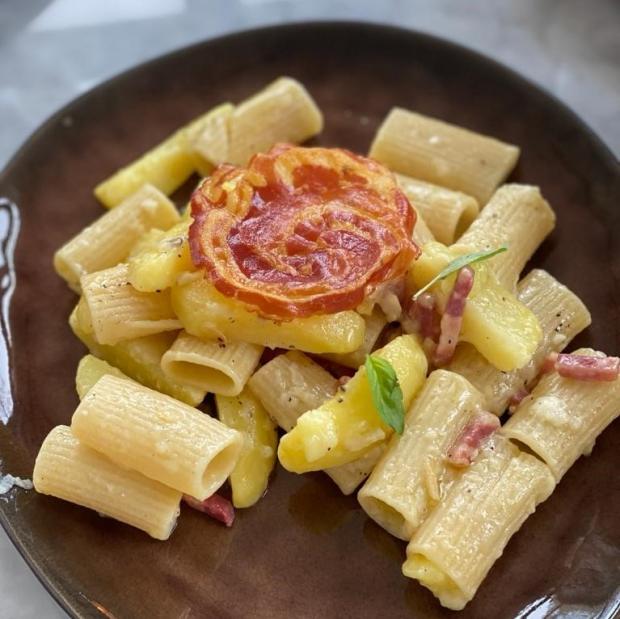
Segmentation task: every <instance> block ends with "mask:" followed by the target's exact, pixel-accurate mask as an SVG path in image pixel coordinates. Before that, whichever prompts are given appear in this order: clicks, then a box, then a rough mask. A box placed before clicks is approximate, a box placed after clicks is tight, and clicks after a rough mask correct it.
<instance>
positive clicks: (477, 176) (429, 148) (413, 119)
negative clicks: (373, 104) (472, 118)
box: [370, 107, 519, 205]
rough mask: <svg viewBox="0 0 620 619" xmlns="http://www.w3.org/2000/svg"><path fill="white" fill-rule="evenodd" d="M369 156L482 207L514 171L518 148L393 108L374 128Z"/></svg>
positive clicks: (392, 168) (439, 121) (397, 170)
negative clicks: (474, 200) (468, 197)
mask: <svg viewBox="0 0 620 619" xmlns="http://www.w3.org/2000/svg"><path fill="white" fill-rule="evenodd" d="M370 156H371V157H372V158H373V159H376V160H377V161H380V162H381V163H383V164H385V165H386V166H387V167H388V168H390V169H391V170H393V171H394V172H398V173H400V174H406V175H407V176H411V177H413V178H418V179H420V180H423V181H427V182H429V183H433V184H435V185H440V186H441V187H448V188H449V189H454V190H455V191H462V192H463V193H465V194H467V195H470V196H473V197H474V198H476V200H478V202H479V203H480V204H481V205H482V204H485V203H486V201H487V200H488V199H489V198H490V197H491V194H492V193H493V192H494V191H495V189H496V188H497V186H498V185H499V184H500V183H501V182H502V181H503V180H504V179H505V178H506V177H507V176H508V174H510V171H511V170H512V169H513V168H514V166H515V164H516V162H517V159H518V158H519V149H518V148H517V147H516V146H513V145H511V144H506V143H504V142H500V141H499V140H496V139H494V138H491V137H488V136H485V135H482V134H480V133H474V132H473V131H469V130H467V129H464V128H462V127H457V126H456V125H451V124H448V123H446V122H443V121H441V120H437V119H435V118H430V117H428V116H423V115H422V114H417V113H415V112H411V111H409V110H404V109H402V108H398V107H395V108H392V110H391V111H390V113H389V114H388V115H387V117H386V119H385V120H384V121H383V123H382V125H381V126H380V127H379V130H378V131H377V135H376V136H375V139H374V141H373V143H372V146H371V147H370Z"/></svg>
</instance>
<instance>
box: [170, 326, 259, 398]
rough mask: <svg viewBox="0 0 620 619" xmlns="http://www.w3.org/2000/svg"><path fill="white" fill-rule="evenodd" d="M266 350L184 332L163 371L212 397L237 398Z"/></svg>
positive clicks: (254, 345)
mask: <svg viewBox="0 0 620 619" xmlns="http://www.w3.org/2000/svg"><path fill="white" fill-rule="evenodd" d="M262 352H263V347H262V346H258V345H256V344H248V343H247V342H232V341H228V342H227V341H225V340H223V339H219V340H202V339H199V338H197V337H194V336H193V335H189V334H188V333H186V332H185V331H181V333H179V335H178V336H177V339H176V340H175V341H174V344H172V346H171V347H170V349H169V350H168V351H167V352H166V353H165V354H164V356H163V357H162V360H161V367H162V369H163V371H164V373H165V374H166V375H167V376H168V377H169V378H171V379H172V380H174V381H178V382H180V383H184V384H186V385H190V386H192V387H197V388H199V389H204V390H205V391H208V392H209V393H219V394H221V395H227V396H236V395H237V394H239V393H241V390H242V389H243V387H244V386H245V384H246V382H247V381H248V378H250V376H251V375H252V372H254V370H255V369H256V366H257V365H258V361H259V359H260V357H261V354H262Z"/></svg>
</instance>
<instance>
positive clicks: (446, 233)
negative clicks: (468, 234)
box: [396, 174, 480, 245]
mask: <svg viewBox="0 0 620 619" xmlns="http://www.w3.org/2000/svg"><path fill="white" fill-rule="evenodd" d="M396 179H397V180H398V184H399V185H400V187H401V189H402V190H403V191H404V192H405V195H406V196H407V198H409V201H410V202H411V204H412V206H413V207H414V208H415V209H416V210H417V211H419V213H420V214H421V215H422V218H423V221H424V223H425V224H426V225H427V227H428V228H429V229H430V231H431V232H432V234H433V236H434V237H435V239H437V240H438V241H439V242H440V243H444V245H451V244H452V243H454V242H455V241H457V240H458V238H459V237H460V236H461V235H462V234H463V232H465V230H467V228H469V226H470V224H471V222H472V221H474V219H475V218H476V216H477V215H478V211H479V210H480V207H479V206H478V202H477V201H476V199H475V198H472V197H471V196H468V195H465V194H464V193H461V192H460V191H452V190H450V189H446V188H445V187H438V186H437V185H432V184H431V183H425V182H424V181H420V180H417V179H415V178H409V177H408V176H404V175H402V174H397V175H396ZM417 225H419V222H417V223H416V226H417ZM429 240H431V239H429Z"/></svg>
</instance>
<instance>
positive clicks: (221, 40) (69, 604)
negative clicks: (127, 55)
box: [0, 19, 620, 619]
mask: <svg viewBox="0 0 620 619" xmlns="http://www.w3.org/2000/svg"><path fill="white" fill-rule="evenodd" d="M343 28H346V29H356V30H358V31H362V32H363V31H364V30H365V31H366V34H368V35H369V36H372V35H373V34H375V33H382V34H384V35H385V34H387V35H391V36H399V37H403V38H412V39H418V40H421V41H423V42H425V43H427V44H434V45H439V46H442V47H443V48H447V49H449V50H450V52H452V53H457V54H462V55H465V56H466V57H467V58H466V61H467V60H472V61H474V62H477V63H481V64H482V65H485V66H486V67H488V68H489V69H491V70H494V71H499V72H502V73H504V75H505V76H506V77H507V78H509V79H510V80H512V81H516V82H518V83H519V84H520V85H521V86H524V87H526V88H527V89H528V90H529V91H530V92H531V93H532V94H533V95H534V96H536V97H537V98H538V99H539V100H545V99H546V100H547V102H548V103H549V104H552V105H553V106H555V108H556V109H558V111H560V112H561V113H563V114H564V115H565V116H566V117H567V119H568V120H569V121H571V122H572V123H574V124H576V126H577V127H578V128H579V129H580V130H581V131H582V132H583V133H584V134H585V136H587V138H588V139H589V141H590V144H591V145H592V147H593V148H595V149H596V151H597V154H598V155H599V156H600V157H601V158H602V159H603V160H605V161H606V163H607V164H608V165H610V167H613V168H615V169H614V176H615V177H616V180H620V159H619V157H617V156H616V154H615V153H614V151H613V150H612V149H611V147H610V146H609V145H608V144H606V143H605V142H604V141H603V139H602V138H601V137H600V136H599V134H598V133H597V132H596V131H595V130H594V129H593V128H592V127H591V126H590V125H589V123H588V122H587V121H585V120H584V119H583V118H582V117H581V116H580V115H579V114H578V113H577V112H576V111H575V110H574V109H573V108H572V107H571V106H570V105H569V104H567V103H566V102H564V101H563V100H561V99H560V98H559V97H558V96H557V95H556V94H555V93H553V92H551V91H550V90H549V89H548V88H547V87H545V86H543V85H541V84H538V83H536V82H535V81H534V80H533V79H532V78H529V77H527V76H525V75H523V74H522V73H520V72H519V71H518V70H516V69H514V68H512V67H510V66H508V65H506V64H505V63H504V62H502V61H499V60H496V59H494V58H492V57H491V56H488V55H487V54H485V53H484V52H481V51H478V50H476V49H474V48H472V47H469V46H467V45H465V44H462V43H459V42H456V41H452V40H450V39H447V38H444V37H443V36H440V35H437V34H434V33H429V32H425V31H421V30H416V29H414V28H407V27H403V26H396V25H394V24H391V23H386V22H380V21H363V20H348V19H328V20H297V21H291V22H285V23H271V24H266V25H261V26H258V27H254V28H245V29H241V30H234V31H231V32H227V33H224V34H221V35H217V36H213V37H208V38H205V39H201V40H199V41H196V42H193V43H190V44H188V45H183V46H181V47H177V48H174V49H172V50H170V51H168V52H164V53H162V54H158V55H155V56H153V57H151V58H147V59H146V60H143V61H141V62H139V63H137V64H134V65H131V66H129V67H128V68H126V69H124V70H122V71H119V72H118V73H115V74H114V75H112V76H110V77H108V78H106V79H104V80H103V81H101V82H98V83H97V84H95V85H94V86H92V87H91V88H89V89H88V90H86V91H85V92H83V93H81V94H79V95H77V96H76V97H74V98H73V99H71V100H70V101H68V102H67V103H65V104H63V105H62V106H60V107H59V108H57V109H56V110H55V111H54V112H52V113H51V114H50V115H49V116H47V117H46V119H45V120H43V122H41V123H40V124H39V125H38V126H37V127H36V128H35V129H34V130H33V131H32V132H30V133H29V135H28V136H27V137H26V139H25V140H24V141H23V142H22V143H21V145H20V146H19V147H18V148H17V150H16V151H15V152H14V153H13V154H12V155H11V156H10V157H9V159H8V160H7V161H6V163H5V165H4V166H3V168H2V170H0V191H2V185H4V184H5V183H6V180H7V178H8V177H9V176H10V175H11V173H12V171H13V168H15V167H16V166H17V165H19V160H20V159H21V158H22V157H23V156H24V155H25V154H26V153H27V152H28V150H30V148H31V147H32V145H33V143H34V142H36V140H37V139H38V138H39V136H40V135H41V134H43V133H44V132H45V131H46V130H48V129H49V128H50V127H51V126H52V125H54V124H55V123H56V122H58V121H60V120H61V119H62V117H64V116H66V115H68V114H70V113H71V111H72V110H73V109H75V108H76V107H79V106H80V105H81V104H82V102H83V101H84V100H86V99H87V98H89V97H92V96H95V95H97V94H98V93H100V92H102V91H104V90H106V89H107V88H109V87H110V86H111V85H113V84H114V83H117V82H120V81H122V80H125V79H130V78H131V76H132V75H133V74H138V73H140V72H142V71H144V70H148V68H149V67H150V66H153V65H156V64H157V63H159V62H161V61H162V60H172V59H174V58H175V57H177V56H183V55H185V54H187V53H191V51H192V50H195V49H198V48H201V47H203V46H205V45H210V44H231V45H234V44H235V41H236V40H239V39H243V38H244V37H247V36H263V37H264V36H269V35H270V34H271V35H276V36H277V35H278V33H281V32H283V31H288V32H290V31H293V32H294V31H296V30H297V31H299V30H307V29H317V30H320V29H322V30H337V29H343ZM2 198H6V199H8V200H9V201H11V202H12V199H11V197H10V196H5V195H2V194H1V193H0V199H2ZM18 208H19V206H18ZM7 511H8V510H5V508H4V507H2V504H0V525H2V528H3V529H4V531H5V532H6V534H7V536H8V538H9V539H10V540H11V543H12V544H13V546H14V547H15V548H16V550H17V551H18V553H19V554H20V556H21V557H22V558H23V559H24V561H25V562H26V565H27V566H28V568H29V569H30V571H31V572H32V573H33V574H34V575H35V576H36V578H37V580H38V581H39V582H40V583H41V584H42V585H43V587H44V588H45V590H46V591H47V592H48V593H49V594H50V596H51V597H52V598H53V599H54V601H55V602H56V603H57V604H58V605H59V607H60V608H61V609H62V610H64V611H65V612H66V613H67V614H68V615H69V616H70V617H72V618H73V619H84V618H85V617H87V615H86V614H85V613H83V612H82V609H80V607H79V603H78V602H77V599H78V597H79V596H80V595H81V596H83V597H84V599H85V600H87V601H89V602H91V604H93V602H92V601H91V600H90V599H89V598H88V597H87V596H85V595H84V594H83V593H81V592H79V591H77V592H75V595H74V599H71V598H70V596H69V595H68V594H65V593H64V592H63V590H62V589H61V587H60V586H59V585H58V584H57V583H55V582H54V581H53V579H52V578H51V577H50V576H49V575H48V574H47V573H46V571H45V570H44V568H43V567H42V566H41V565H40V564H39V563H37V562H36V561H35V560H34V559H33V557H32V555H31V553H30V552H29V551H28V549H27V548H26V547H25V546H24V544H23V543H22V540H21V539H20V538H19V536H18V534H17V532H16V530H15V528H14V527H13V525H12V523H11V521H10V519H9V517H8V516H7ZM95 608H96V607H95ZM87 612H88V611H87ZM93 616H95V615H93ZM96 616H99V614H97V615H96Z"/></svg>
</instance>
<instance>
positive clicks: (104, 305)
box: [80, 264, 181, 345]
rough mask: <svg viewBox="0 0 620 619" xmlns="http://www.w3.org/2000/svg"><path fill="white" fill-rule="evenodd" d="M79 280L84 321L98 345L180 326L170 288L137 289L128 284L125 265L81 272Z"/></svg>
mask: <svg viewBox="0 0 620 619" xmlns="http://www.w3.org/2000/svg"><path fill="white" fill-rule="evenodd" d="M80 282H81V286H82V297H83V299H84V305H83V310H84V311H86V310H87V313H88V316H89V319H87V320H89V321H90V323H91V325H92V329H93V333H94V335H95V338H96V340H97V341H98V342H99V343H100V344H112V345H113V344H116V343H118V342H121V341H123V340H130V339H134V338H137V337H144V336H145V335H152V334H154V333H161V332H162V331H177V330H178V329H180V328H181V323H180V322H179V320H178V319H177V317H176V316H175V314H174V311H173V309H172V304H171V302H170V291H168V290H161V291H160V292H139V291H138V290H136V289H135V288H134V287H133V286H132V285H131V284H130V283H129V272H128V267H127V264H118V265H116V266H115V267H112V268H109V269H105V270H103V271H97V272H96V273H91V274H90V275H84V276H83V277H82V279H81V280H80Z"/></svg>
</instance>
